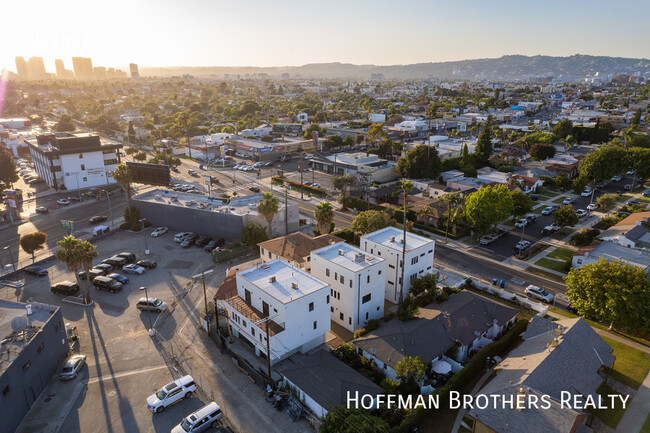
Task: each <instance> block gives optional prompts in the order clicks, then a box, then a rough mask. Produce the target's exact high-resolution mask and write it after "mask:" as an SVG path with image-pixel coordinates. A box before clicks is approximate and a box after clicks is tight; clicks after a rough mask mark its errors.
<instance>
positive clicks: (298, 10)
mask: <svg viewBox="0 0 650 433" xmlns="http://www.w3.org/2000/svg"><path fill="white" fill-rule="evenodd" d="M0 10H1V11H2V17H3V26H2V43H1V44H0V69H3V68H6V69H9V70H12V71H15V63H14V57H15V56H23V57H26V58H27V57H31V56H39V57H43V58H44V59H45V66H46V69H47V70H48V72H53V71H54V59H56V58H61V59H63V60H64V62H65V66H66V68H67V69H72V62H71V60H70V58H71V57H72V56H83V57H91V58H92V60H93V65H95V66H98V65H102V66H114V67H118V66H124V65H127V64H128V63H129V62H135V63H138V64H139V65H141V66H213V65H214V66H248V65H250V66H282V65H302V64H306V63H324V62H344V63H355V64H368V63H373V64H378V65H387V64H406V63H420V62H437V61H447V60H462V59H473V58H485V57H499V56H502V55H505V54H525V55H536V54H544V55H558V56H566V55H572V54H576V53H580V54H592V55H609V56H619V57H643V58H650V44H648V41H650V26H648V24H647V20H648V17H650V1H648V0H622V1H618V2H612V1H601V0H591V1H586V0H568V1H567V0H545V1H543V2H541V1H530V0H518V1H511V0H491V1H485V0H465V1H463V0H457V1H437V0H422V1H416V0H411V1H408V0H404V1H401V2H395V1H385V0H375V1H366V0H347V1H340V0H328V1H318V2H316V1H310V0H298V1H295V0H294V1H288V0H274V1H268V0H233V1H222V0H183V1H179V0H129V1H126V0H113V1H110V2H99V1H87V0H85V1H78V0H70V1H66V0H62V1H52V0H30V1H20V0H13V1H12V0H10V1H6V2H5V1H3V2H2V7H1V8H0Z"/></svg>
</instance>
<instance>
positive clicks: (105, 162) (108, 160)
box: [104, 159, 117, 165]
mask: <svg viewBox="0 0 650 433" xmlns="http://www.w3.org/2000/svg"><path fill="white" fill-rule="evenodd" d="M114 164H117V159H105V160H104V165H114Z"/></svg>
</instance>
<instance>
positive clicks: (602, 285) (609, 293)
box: [565, 258, 650, 335]
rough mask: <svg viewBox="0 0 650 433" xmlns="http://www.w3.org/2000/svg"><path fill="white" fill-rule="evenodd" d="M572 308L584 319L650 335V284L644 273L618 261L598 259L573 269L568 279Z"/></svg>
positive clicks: (637, 268) (568, 293)
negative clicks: (596, 320)
mask: <svg viewBox="0 0 650 433" xmlns="http://www.w3.org/2000/svg"><path fill="white" fill-rule="evenodd" d="M565 281H566V285H567V296H568V297H569V300H570V301H571V302H572V306H573V307H575V308H576V310H578V312H579V313H580V314H581V315H583V316H585V317H596V318H597V319H599V320H602V321H604V322H606V323H609V324H610V325H609V327H610V329H611V328H612V327H614V326H617V327H622V328H631V329H634V330H640V331H641V332H642V333H644V334H646V335H647V334H648V332H650V282H649V281H648V275H647V274H646V273H645V271H644V270H643V269H642V268H640V267H637V266H631V265H628V264H626V263H623V262H619V261H607V260H606V259H604V258H600V259H598V261H597V262H596V263H589V264H586V265H584V266H582V267H580V268H577V269H576V268H574V269H571V271H570V272H569V275H568V276H567V277H566V278H565Z"/></svg>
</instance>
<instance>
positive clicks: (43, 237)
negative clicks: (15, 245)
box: [20, 232, 47, 263]
mask: <svg viewBox="0 0 650 433" xmlns="http://www.w3.org/2000/svg"><path fill="white" fill-rule="evenodd" d="M46 241H47V234H45V233H43V232H34V233H29V234H26V235H22V236H20V246H21V247H22V249H23V251H25V252H26V253H27V254H31V255H32V263H33V262H34V254H35V253H36V251H38V250H42V249H43V247H44V246H45V242H46Z"/></svg>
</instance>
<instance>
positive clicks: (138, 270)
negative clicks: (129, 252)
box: [122, 264, 144, 275]
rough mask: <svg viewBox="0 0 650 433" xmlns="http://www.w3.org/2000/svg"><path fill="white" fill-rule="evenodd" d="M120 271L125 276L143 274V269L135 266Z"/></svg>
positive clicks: (127, 266)
mask: <svg viewBox="0 0 650 433" xmlns="http://www.w3.org/2000/svg"><path fill="white" fill-rule="evenodd" d="M122 270H123V271H124V272H125V273H127V274H138V275H142V274H144V268H143V267H142V266H138V265H136V264H130V265H126V266H123V267H122Z"/></svg>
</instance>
